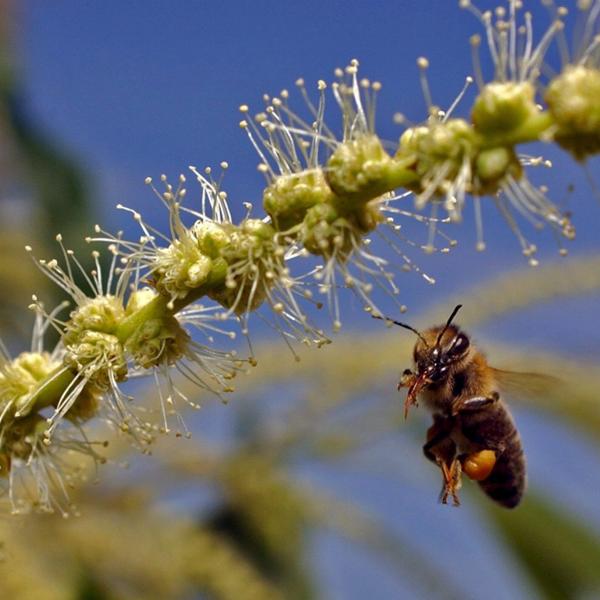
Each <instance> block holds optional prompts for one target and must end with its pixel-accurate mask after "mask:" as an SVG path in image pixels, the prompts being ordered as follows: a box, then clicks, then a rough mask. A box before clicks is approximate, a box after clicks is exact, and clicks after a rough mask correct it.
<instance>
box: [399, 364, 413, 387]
mask: <svg viewBox="0 0 600 600" xmlns="http://www.w3.org/2000/svg"><path fill="white" fill-rule="evenodd" d="M416 378H417V376H416V375H415V374H414V373H413V372H412V371H411V370H410V369H404V371H402V375H401V377H400V381H399V382H398V391H400V390H401V389H402V388H407V387H410V386H411V385H412V384H413V383H414V382H415V379H416Z"/></svg>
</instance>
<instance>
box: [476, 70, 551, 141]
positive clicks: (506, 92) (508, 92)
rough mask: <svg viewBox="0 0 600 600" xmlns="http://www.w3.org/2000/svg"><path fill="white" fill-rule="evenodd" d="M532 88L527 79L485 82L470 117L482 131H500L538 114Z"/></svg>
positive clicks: (519, 124) (513, 127) (510, 129)
mask: <svg viewBox="0 0 600 600" xmlns="http://www.w3.org/2000/svg"><path fill="white" fill-rule="evenodd" d="M539 112H540V111H539V109H538V107H537V106H536V104H535V88H534V87H533V85H532V84H531V83H529V82H528V81H522V82H518V83H517V82H514V81H508V82H494V83H488V84H487V85H486V86H485V87H484V88H483V90H482V91H481V93H480V94H479V96H477V98H476V100H475V104H474V105H473V111H472V113H471V118H472V119H473V124H474V125H475V128H476V129H477V131H479V132H480V133H482V134H484V135H495V134H503V133H507V132H510V131H513V130H515V129H517V128H519V127H521V125H523V124H524V123H525V122H526V121H527V120H528V119H529V118H531V117H533V116H535V115H537V114H538V113H539Z"/></svg>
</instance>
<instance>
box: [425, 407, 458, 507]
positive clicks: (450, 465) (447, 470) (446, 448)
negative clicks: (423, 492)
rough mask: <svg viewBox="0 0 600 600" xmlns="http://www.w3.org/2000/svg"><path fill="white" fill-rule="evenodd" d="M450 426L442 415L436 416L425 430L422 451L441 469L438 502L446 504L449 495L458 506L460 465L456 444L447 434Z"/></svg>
mask: <svg viewBox="0 0 600 600" xmlns="http://www.w3.org/2000/svg"><path fill="white" fill-rule="evenodd" d="M450 428H451V422H450V421H448V420H447V419H445V418H443V417H438V418H436V419H435V420H434V422H433V425H432V426H431V427H430V428H429V429H428V430H427V443H426V444H425V445H424V446H423V453H424V454H425V456H426V457H427V458H428V459H429V460H430V461H432V462H434V463H436V464H437V466H438V467H439V468H440V470H441V471H442V477H443V481H442V491H441V492H440V502H441V503H442V504H447V503H448V498H449V497H450V496H451V497H452V503H453V504H454V506H459V505H460V500H459V498H458V490H459V489H460V486H461V473H462V465H461V462H460V460H459V459H458V458H457V456H456V444H455V443H454V441H453V440H452V439H451V438H450V436H449V433H450Z"/></svg>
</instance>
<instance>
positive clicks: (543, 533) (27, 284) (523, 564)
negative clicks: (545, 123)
mask: <svg viewBox="0 0 600 600" xmlns="http://www.w3.org/2000/svg"><path fill="white" fill-rule="evenodd" d="M456 4H457V3H455V2H451V1H449V2H443V3H441V2H436V1H435V0H419V1H418V2H417V1H416V0H414V1H413V0H396V1H394V2H391V1H387V0H381V1H370V2H367V1H361V2H359V1H357V0H349V1H344V2H341V1H331V0H330V1H326V2H322V1H321V2H317V1H316V0H306V1H304V2H298V3H291V2H283V3H282V2H274V1H271V0H268V1H267V0H264V1H261V0H259V1H255V2H252V3H246V2H233V1H231V2H229V1H223V2H219V3H217V2H207V1H201V0H199V1H192V0H180V1H178V2H161V1H159V0H144V1H142V0H121V1H119V2H117V1H115V0H113V1H107V2H102V3H100V2H81V1H77V0H57V1H56V2H52V3H49V2H46V1H45V0H25V1H22V2H16V0H13V1H12V2H11V1H10V0H3V1H2V2H1V3H0V17H1V19H0V35H1V43H2V52H1V54H0V96H1V97H0V136H1V137H2V144H1V145H0V148H1V150H0V252H1V254H0V256H1V259H0V290H1V292H0V332H1V333H2V336H3V339H5V340H6V341H7V345H8V346H9V347H10V348H11V349H12V350H14V352H15V353H17V352H20V351H22V350H23V349H25V348H26V346H27V338H28V336H29V331H30V315H29V314H28V311H27V310H26V307H27V304H28V303H29V299H30V296H31V293H32V292H35V293H36V294H38V295H39V296H40V297H42V298H44V299H45V300H46V301H47V303H48V304H51V302H52V298H53V294H55V293H56V292H55V291H54V290H52V289H51V288H50V287H49V285H48V283H47V282H46V281H45V280H44V279H43V278H41V276H40V275H39V274H38V273H37V272H36V270H35V268H34V266H33V264H32V263H30V262H29V261H28V260H27V257H26V255H25V252H24V251H23V246H24V245H25V244H26V243H29V244H32V245H34V247H35V248H36V251H37V254H38V255H39V256H52V255H54V254H55V248H54V246H53V238H54V236H55V234H56V233H58V232H62V233H63V236H64V237H65V239H67V240H68V244H69V245H70V246H71V247H74V248H83V246H84V245H83V244H82V242H81V240H82V238H83V237H84V236H85V235H88V234H89V233H90V232H91V231H92V229H93V225H94V223H97V222H98V223H102V225H103V226H104V227H105V228H107V229H109V230H112V231H116V230H117V229H125V230H126V232H127V233H128V234H129V235H130V236H133V235H137V233H136V232H134V230H133V228H131V227H130V223H129V222H128V219H126V215H124V213H119V212H117V211H115V210H114V206H115V204H117V203H123V204H126V205H127V206H130V207H132V208H134V209H136V210H138V211H140V212H142V213H143V214H144V216H145V217H146V218H148V219H149V220H150V221H152V222H153V223H156V224H157V225H159V226H162V227H163V228H164V227H165V226H166V223H165V219H164V217H165V215H164V214H162V213H161V206H159V203H158V202H156V201H155V199H154V198H153V196H152V194H151V193H149V190H148V189H147V187H146V186H144V184H143V180H144V178H145V177H146V176H148V175H150V176H154V177H157V176H158V175H160V174H161V173H166V174H167V175H169V176H170V178H171V179H173V180H174V179H175V178H176V177H177V175H178V174H179V173H180V172H186V171H187V167H188V165H190V164H192V165H196V166H198V167H204V166H206V165H212V166H217V165H218V164H219V162H220V161H222V160H227V161H228V162H229V165H230V169H229V171H228V173H227V176H226V179H225V183H224V187H225V189H226V190H227V191H228V193H229V197H230V199H231V204H232V206H233V208H234V212H236V214H237V215H238V216H239V215H241V214H242V208H241V205H242V202H243V201H253V202H255V204H256V205H257V207H258V208H259V205H260V197H261V191H262V189H263V187H264V181H263V179H262V176H261V175H260V174H259V173H258V172H257V170H256V165H257V163H258V157H257V156H256V155H255V153H254V151H253V150H252V148H251V147H250V144H249V143H248V142H247V140H246V139H245V137H244V135H243V134H242V132H241V131H240V130H239V127H238V121H239V113H238V106H239V105H240V104H242V103H248V104H249V105H250V107H251V108H254V109H255V111H258V110H260V108H261V97H262V94H263V93H265V92H267V93H270V94H276V93H279V91H280V90H281V89H283V88H289V89H290V90H293V88H294V85H293V84H294V81H295V80H296V79H297V78H298V77H304V78H305V80H306V82H307V83H308V84H309V85H310V84H311V83H312V82H316V81H317V80H318V79H325V80H330V79H331V76H332V73H333V69H334V68H335V67H337V66H344V65H345V64H347V63H348V61H349V60H350V59H352V58H358V59H359V60H360V65H361V67H360V68H361V71H360V72H361V75H364V76H366V77H369V78H370V79H371V80H379V81H381V82H382V83H383V90H382V93H381V96H380V99H379V109H378V116H377V123H378V127H377V130H378V133H379V134H380V135H381V136H382V137H384V138H386V139H389V140H395V139H397V137H398V135H399V134H400V133H401V128H400V127H399V126H397V125H394V123H393V119H392V116H393V114H394V113H395V112H398V111H400V112H402V113H403V114H405V115H406V116H407V117H408V118H409V119H410V120H412V121H415V122H418V121H420V120H422V119H423V118H424V117H425V103H424V101H423V98H422V94H421V92H420V88H419V85H418V73H417V68H416V65H415V60H416V58H417V57H418V56H422V55H424V56H427V57H428V58H429V60H430V64H431V68H430V70H429V76H430V84H431V87H432V92H433V97H434V101H435V102H436V103H438V104H439V105H440V106H449V105H450V103H451V102H452V100H453V99H454V97H455V96H456V94H457V93H458V92H459V90H460V89H461V87H462V85H463V82H464V78H465V76H466V75H468V74H469V73H470V72H471V62H470V52H469V47H468V38H469V36H470V35H471V34H473V33H475V32H480V26H479V24H478V23H477V22H476V21H475V19H474V18H473V17H472V16H471V15H469V14H467V13H465V12H464V11H460V10H459V9H458V7H457V6H456ZM478 4H479V6H480V7H481V8H484V9H486V8H493V7H494V6H495V3H490V2H487V3H486V2H484V1H481V2H479V3H478ZM527 8H528V9H530V10H531V11H532V12H533V14H534V24H535V27H536V30H537V31H538V33H541V32H543V31H544V30H545V29H546V27H547V25H548V23H549V19H548V16H547V13H546V11H545V10H543V8H542V7H541V3H539V2H537V1H534V0H530V1H528V2H527ZM574 21H575V19H573V22H574ZM571 25H572V24H571ZM554 59H555V57H554V55H553V54H552V53H551V54H550V55H549V62H550V63H551V64H552V61H553V60H554ZM484 63H485V60H484ZM487 66H488V67H489V65H487ZM488 73H489V71H488ZM471 99H472V96H471ZM469 101H470V100H469V99H467V100H466V101H465V103H464V104H463V107H464V110H463V112H464V111H466V110H467V109H468V106H469ZM292 102H294V97H293V94H292ZM301 104H302V103H301V101H300V99H298V102H297V104H296V105H297V106H299V107H300V106H301ZM460 112H461V111H460V109H459V113H460ZM332 114H333V115H334V114H335V113H334V112H332ZM526 150H527V151H528V152H529V153H531V154H536V155H537V154H539V153H541V152H543V153H544V156H546V157H547V158H549V159H551V160H552V161H553V163H554V168H553V169H551V170H549V169H543V170H541V171H539V172H534V173H532V175H531V177H532V179H534V181H537V182H542V181H543V182H545V183H547V184H548V185H549V187H550V195H551V196H552V197H553V199H554V200H555V201H556V202H557V203H559V204H560V205H561V206H562V207H563V208H565V209H566V210H572V211H573V215H574V223H575V225H576V227H577V239H576V240H575V241H574V242H572V243H570V245H569V256H568V257H566V258H559V256H558V251H557V248H558V247H557V243H556V240H555V239H554V238H553V236H552V235H551V233H550V232H547V231H541V232H528V233H531V237H535V241H536V243H537V244H538V247H539V257H540V261H541V266H540V267H539V268H537V269H535V270H532V269H530V268H528V267H527V266H526V261H525V259H524V258H523V257H522V256H521V254H520V251H519V247H518V244H517V241H516V239H515V237H514V235H513V234H512V233H511V232H510V231H509V229H508V227H507V226H506V224H505V223H504V222H503V221H502V220H501V219H500V217H499V216H498V215H497V214H496V213H495V212H494V211H493V210H488V211H487V212H486V213H485V215H484V216H485V221H484V222H485V233H486V241H487V250H486V252H484V253H476V252H475V250H474V246H475V234H474V226H473V222H472V219H471V216H470V215H467V216H466V218H465V222H464V223H463V224H462V225H460V227H458V228H455V229H454V231H452V232H450V231H448V233H451V235H452V237H456V238H457V239H458V240H459V245H458V247H457V248H456V249H454V250H453V251H452V253H451V254H449V255H447V256H442V255H434V256H429V257H425V256H419V253H418V250H413V254H412V255H413V256H414V258H415V259H416V260H417V262H418V263H419V264H420V265H421V266H422V267H423V268H424V269H425V270H426V271H427V272H428V273H430V274H431V275H433V276H434V277H435V278H436V280H437V283H436V285H435V286H429V285H427V284H426V283H425V282H424V281H423V280H422V279H421V278H420V277H419V276H418V275H416V274H414V273H413V274H411V273H408V274H406V275H403V276H402V279H400V281H399V284H400V287H401V294H402V295H401V300H402V302H404V303H405V304H406V305H408V307H409V312H408V313H407V315H406V316H405V317H403V318H404V319H405V320H407V321H409V322H410V323H411V324H413V325H415V326H417V327H421V326H424V325H425V326H426V325H430V324H433V323H435V322H437V321H443V320H444V319H445V318H446V316H447V314H448V313H449V312H450V310H451V308H452V307H453V306H454V304H456V303H457V302H462V303H463V304H464V305H465V308H464V309H463V311H462V312H461V315H460V322H461V323H462V324H463V325H464V326H465V327H467V329H468V331H469V332H471V333H472V334H473V336H474V338H475V340H476V341H477V342H478V343H479V344H480V345H481V347H482V348H484V349H485V350H486V353H487V354H488V356H489V358H490V361H491V362H492V363H493V364H494V365H495V366H498V367H501V368H512V369H515V370H521V371H538V372H545V373H549V374H552V375H555V376H558V377H559V378H560V379H561V380H562V383H561V384H560V385H557V386H555V387H553V388H552V389H549V390H545V391H544V393H543V394H539V395H538V396H537V397H535V396H532V397H525V396H521V397H515V398H510V399H509V402H510V405H511V407H512V410H513V412H514V414H515V418H516V420H517V423H518V426H519V429H520V431H521V434H522V437H523V441H524V445H525V449H526V455H527V459H528V465H529V478H530V491H529V493H528V495H527V498H526V500H525V502H524V503H523V505H522V506H521V507H520V508H519V509H517V510H516V511H512V512H508V511H501V510H498V509H496V508H495V507H494V506H492V504H491V503H490V502H488V501H487V499H486V498H485V497H482V495H481V494H479V493H478V490H477V489H476V488H475V486H473V485H470V482H467V483H466V484H465V486H464V489H463V492H462V499H463V505H462V506H461V507H460V508H459V509H454V508H451V507H446V506H441V505H439V504H437V494H438V491H439V484H440V482H439V474H438V472H437V470H436V469H435V468H434V467H433V466H432V465H431V464H429V463H428V462H427V461H426V460H425V459H424V458H423V456H422V453H421V445H422V443H423V438H424V432H425V430H426V428H427V426H428V419H427V417H426V415H425V414H423V412H421V411H414V412H413V413H412V415H411V418H410V419H409V421H408V422H407V423H405V422H404V421H403V418H402V415H401V403H402V397H401V396H399V395H398V394H397V393H396V391H395V386H396V382H397V378H398V374H399V373H400V372H401V371H402V370H403V369H404V368H406V367H408V366H410V357H411V347H412V344H413V342H414V339H413V338H412V337H411V336H410V334H409V333H408V332H405V331H402V330H393V331H392V330H387V329H386V328H385V327H383V326H378V325H377V324H376V323H374V322H373V321H372V320H371V319H369V318H367V315H366V314H365V313H364V312H363V311H362V309H361V306H360V305H359V303H358V302H356V301H355V300H354V299H353V298H352V297H351V296H350V294H349V293H348V294H343V293H342V294H341V296H342V298H343V299H344V310H343V316H344V317H345V319H344V330H343V333H341V334H339V335H336V337H335V340H334V344H332V345H331V346H328V347H326V348H323V349H321V350H312V351H306V352H303V353H302V361H301V362H300V363H295V362H294V360H293V357H292V355H291V354H289V355H286V354H284V353H283V352H282V344H281V342H280V340H278V339H274V337H273V336H271V335H270V334H269V331H268V330H267V329H266V328H264V327H263V328H261V326H260V321H258V320H257V322H256V323H255V336H254V337H255V340H258V341H259V347H258V350H257V356H258V358H259V366H258V367H257V368H256V369H255V370H254V371H253V373H252V374H251V375H250V376H248V377H246V378H244V379H243V381H240V382H238V388H239V391H238V392H237V393H236V394H235V395H234V396H233V398H232V400H231V402H230V404H229V405H228V406H222V405H218V404H217V403H216V402H215V401H214V400H212V399H208V398H207V399H205V400H204V399H203V398H199V401H201V402H204V404H205V406H204V408H203V409H202V410H201V411H200V412H198V413H194V414H190V415H187V417H186V421H187V423H188V426H189V427H190V428H191V429H192V431H193V433H194V435H193V437H192V439H191V440H180V439H170V438H167V439H164V440H161V442H160V443H159V444H158V445H157V447H156V449H155V450H154V454H153V456H152V457H146V456H144V457H140V456H136V455H134V454H132V453H131V451H130V450H129V448H128V447H127V445H126V441H125V440H120V439H113V438H111V446H110V449H109V452H110V461H109V464H108V465H105V466H104V467H103V468H102V469H101V470H100V472H99V473H98V479H99V483H95V484H94V485H90V486H89V487H87V488H84V489H81V490H77V491H75V492H74V494H75V496H76V500H77V504H78V506H79V508H80V512H81V516H79V517H77V518H72V519H70V520H67V521H65V520H63V519H61V518H60V517H52V516H36V517H28V518H26V519H24V520H16V519H11V518H8V517H6V518H4V519H2V521H0V542H1V543H2V559H3V560H2V562H0V595H1V597H6V598H16V599H21V598H23V599H26V598H32V599H33V598H35V599H46V598H48V599H50V598H52V599H54V598H56V599H65V598H69V599H70V598H72V599H74V600H75V599H76V600H91V599H102V600H105V599H106V600H116V599H138V598H139V599H142V598H156V599H159V598H161V599H162V598H164V599H171V598H173V599H180V598H181V599H188V598H189V599H196V598H202V599H205V598H206V599H208V600H213V599H214V600H221V599H227V600H228V599H234V598H235V599H242V600H245V599H254V598H256V599H262V598H290V599H306V600H308V599H313V598H314V599H320V598H327V599H330V598H331V599H340V600H341V599H351V600H352V599H360V598H364V597H365V596H367V595H369V596H371V597H375V598H481V597H486V598H491V599H496V598H498V599H502V598H507V599H508V598H511V599H515V598H537V597H539V598H586V599H587V598H597V597H600V450H599V443H598V442H599V440H600V391H599V390H600V317H599V314H600V311H599V308H600V237H599V234H598V225H599V224H600V201H599V200H598V197H597V194H596V196H595V195H594V192H593V186H592V185H591V184H590V182H589V181H588V179H589V178H588V177H587V176H586V175H585V173H584V169H583V168H582V167H581V166H580V165H577V164H575V163H574V162H573V161H572V160H571V159H570V158H569V157H567V156H565V155H563V154H562V153H560V152H559V151H557V150H554V149H553V148H546V147H543V148H541V147H532V148H527V149H526ZM597 167H598V163H597V162H596V163H594V162H592V163H590V164H589V165H588V167H587V168H588V170H589V173H590V174H591V176H592V178H593V177H594V172H597ZM194 192H195V190H194V185H193V183H190V184H189V186H188V197H189V198H190V201H191V202H193V200H194V199H195V198H198V197H199V195H198V194H195V193H194ZM409 233H410V236H411V237H412V238H413V239H415V240H417V241H424V236H425V232H423V231H421V230H419V229H417V228H414V230H411V229H410V228H409ZM419 236H421V238H420V237H419ZM84 250H85V249H84ZM86 252H89V250H87V251H86ZM54 298H56V296H54ZM381 305H382V309H383V310H385V311H387V312H388V314H389V315H390V316H391V317H396V318H398V317H397V312H395V311H397V308H396V307H395V306H394V305H393V304H391V303H386V300H385V299H384V298H382V299H381ZM190 393H191V392H190ZM153 395H154V391H153V390H152V386H150V385H148V386H147V387H144V386H142V387H140V389H139V390H138V392H137V397H138V398H139V400H140V402H143V403H147V404H149V405H150V404H152V402H153V399H154V398H153ZM92 479H94V477H92Z"/></svg>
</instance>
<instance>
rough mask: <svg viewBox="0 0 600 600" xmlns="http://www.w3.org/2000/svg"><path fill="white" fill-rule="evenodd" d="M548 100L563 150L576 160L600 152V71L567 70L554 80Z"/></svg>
mask: <svg viewBox="0 0 600 600" xmlns="http://www.w3.org/2000/svg"><path fill="white" fill-rule="evenodd" d="M545 99H546V102H547V103H548V108H549V110H550V113H551V114H552V117H553V118H554V121H555V123H556V125H557V126H558V130H557V131H556V133H555V134H554V139H555V140H556V142H557V143H558V144H559V145H560V146H562V147H563V148H564V149H565V150H567V151H568V152H571V153H572V154H573V155H574V156H575V158H576V159H577V160H584V159H585V158H587V157H588V156H590V155H593V154H597V153H598V152H600V70H598V69H592V68H589V67H584V66H581V65H580V66H571V67H567V68H566V69H565V71H564V72H563V73H561V74H560V75H559V76H558V77H556V78H555V79H553V80H552V82H551V83H550V85H549V86H548V89H547V91H546V98H545Z"/></svg>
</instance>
